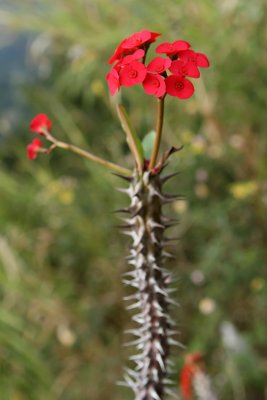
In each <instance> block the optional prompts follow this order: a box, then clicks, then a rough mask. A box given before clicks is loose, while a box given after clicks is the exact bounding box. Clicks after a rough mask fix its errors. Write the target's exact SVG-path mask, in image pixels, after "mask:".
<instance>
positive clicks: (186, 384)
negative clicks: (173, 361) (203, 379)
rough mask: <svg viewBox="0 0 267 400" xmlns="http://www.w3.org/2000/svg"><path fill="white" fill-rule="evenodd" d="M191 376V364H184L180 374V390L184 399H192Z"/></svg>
mask: <svg viewBox="0 0 267 400" xmlns="http://www.w3.org/2000/svg"><path fill="white" fill-rule="evenodd" d="M192 376H193V371H192V368H191V366H190V365H185V366H184V367H183V368H182V371H181V375H180V383H181V392H182V396H183V399H184V400H191V399H192Z"/></svg>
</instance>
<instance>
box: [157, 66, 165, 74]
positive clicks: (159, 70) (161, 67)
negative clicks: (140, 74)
mask: <svg viewBox="0 0 267 400" xmlns="http://www.w3.org/2000/svg"><path fill="white" fill-rule="evenodd" d="M163 71H164V66H163V65H162V64H159V65H157V66H156V72H158V73H160V72H163Z"/></svg>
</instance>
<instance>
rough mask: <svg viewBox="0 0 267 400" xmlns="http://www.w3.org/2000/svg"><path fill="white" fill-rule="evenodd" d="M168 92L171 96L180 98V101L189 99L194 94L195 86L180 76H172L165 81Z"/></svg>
mask: <svg viewBox="0 0 267 400" xmlns="http://www.w3.org/2000/svg"><path fill="white" fill-rule="evenodd" d="M165 84H166V92H167V93H168V94H169V95H170V96H176V97H179V99H188V98H189V97H191V96H192V94H193V93H194V86H193V84H192V83H191V82H190V81H189V80H188V79H186V78H183V77H182V76H178V75H170V76H168V77H167V78H166V79H165Z"/></svg>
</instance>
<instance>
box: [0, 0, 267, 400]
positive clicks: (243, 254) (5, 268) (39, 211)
mask: <svg viewBox="0 0 267 400" xmlns="http://www.w3.org/2000/svg"><path fill="white" fill-rule="evenodd" d="M266 18H267V4H266V1H264V0H255V1H254V2H247V1H245V0H223V1H218V0H217V1H210V0H202V1H199V2H196V1H192V0H180V1H178V0H165V1H164V2H163V1H159V0H153V1H152V0H147V1H141V0H135V1H133V0H124V1H121V0H116V1H115V0H109V1H108V0H98V1H95V2H93V1H89V0H87V1H86V0H58V1H56V2H55V1H52V0H39V1H37V0H35V1H33V0H32V1H30V0H23V2H21V1H20V0H18V1H15V0H10V1H9V2H8V7H4V6H2V7H1V9H0V24H1V25H2V26H6V27H9V29H12V31H13V32H15V33H17V34H25V33H27V34H28V35H29V36H28V37H29V40H28V50H27V54H25V59H26V60H27V64H28V66H29V68H30V69H31V71H32V70H34V71H35V76H34V78H33V79H32V81H31V82H30V83H29V82H27V84H25V85H21V90H22V91H23V92H24V96H25V99H27V104H28V108H27V110H26V111H25V110H24V117H23V119H22V120H21V121H20V125H19V126H18V127H16V129H9V130H8V129H7V126H8V125H7V124H6V123H5V115H3V116H2V117H1V120H0V129H1V136H0V139H1V148H0V157H1V158H0V164H1V171H0V193H1V196H0V226H1V232H0V279H1V286H0V295H1V309H0V368H1V374H0V387H1V399H3V400H42V399H49V400H53V399H57V400H60V399H62V400H76V399H79V400H85V399H93V400H106V399H115V398H116V399H117V400H122V399H124V400H126V399H131V394H130V393H129V392H128V391H126V390H124V389H123V388H120V387H118V386H116V385H115V382H116V381H117V380H119V379H120V377H121V375H122V373H123V370H122V368H123V364H124V363H125V359H126V357H127V356H128V354H129V351H130V350H129V351H128V349H125V348H121V343H122V342H123V341H124V335H123V329H125V328H126V327H128V326H129V324H130V322H129V319H130V318H129V315H128V314H127V313H125V312H124V310H123V303H122V300H121V298H122V296H123V292H124V288H123V287H122V284H121V273H122V272H123V271H124V270H125V268H126V267H125V262H124V256H125V255H127V241H126V240H125V239H124V238H122V237H121V236H119V233H118V232H117V231H116V230H115V228H114V224H116V223H118V220H117V218H116V216H115V215H114V214H113V213H112V211H113V210H114V209H116V208H119V207H121V206H124V205H126V204H127V203H126V202H127V199H124V198H123V195H121V194H119V193H117V192H116V191H115V190H114V186H117V185H118V182H117V178H116V177H114V176H111V175H110V174H109V173H107V172H106V171H103V169H101V168H100V167H97V166H95V165H92V164H90V163H89V162H84V161H83V160H81V159H78V158H77V157H75V156H74V155H71V154H65V153H64V152H61V151H60V150H59V151H58V152H57V153H56V154H53V155H52V156H51V157H45V156H44V157H40V158H39V159H38V160H37V161H34V162H28V161H27V160H26V157H25V145H26V143H28V142H29V141H30V140H31V137H30V136H29V135H30V134H28V132H27V124H28V120H29V119H30V118H31V117H32V116H34V115H35V114H36V113H38V112H41V111H42V112H45V113H47V114H48V115H49V116H51V118H52V119H53V121H54V132H56V133H57V136H58V137H60V138H62V139H64V140H69V141H72V142H73V143H75V144H78V145H81V146H85V147H86V148H90V149H92V150H93V151H94V152H95V153H96V154H100V155H102V156H103V157H106V158H108V159H110V160H113V161H115V160H116V161H118V163H120V164H121V165H125V166H128V167H131V161H130V159H129V155H128V152H127V148H126V145H125V140H124V136H123V133H122V132H121V130H120V127H119V123H118V121H117V118H116V116H115V113H114V107H113V102H112V100H111V99H110V98H109V95H108V91H107V87H106V83H105V74H106V73H107V71H108V66H107V63H106V61H107V59H108V57H109V56H110V54H111V53H112V52H113V50H114V48H115V46H116V45H117V43H118V42H119V41H120V40H121V39H122V38H123V37H125V36H128V35H129V34H131V33H132V32H134V31H137V30H140V29H143V28H147V29H150V30H152V31H156V32H157V31H158V32H162V33H163V35H164V36H163V40H175V39H176V38H184V39H186V40H188V41H190V42H191V43H192V45H193V47H194V48H195V49H198V50H199V51H203V52H205V53H207V55H208V56H209V58H210V60H211V64H212V68H211V69H210V70H208V71H204V73H203V75H204V78H203V80H201V81H199V82H198V83H197V89H196V95H195V96H194V97H193V98H192V99H190V100H188V101H186V102H182V101H178V100H177V99H174V98H168V99H167V105H166V121H165V131H164V144H163V146H164V148H167V146H170V145H180V144H183V145H184V150H183V151H182V152H179V153H178V155H177V156H175V158H173V160H172V165H171V166H170V167H169V169H174V170H180V171H181V174H180V175H179V177H178V178H176V180H175V178H174V180H173V182H171V183H170V184H169V187H168V189H169V191H175V190H178V191H179V192H182V193H183V194H184V195H185V198H186V200H183V201H179V202H177V203H175V204H174V205H173V208H172V209H169V211H168V212H169V213H172V214H174V215H175V214H176V216H178V217H180V219H181V223H180V225H179V228H178V229H177V230H178V234H179V236H180V237H181V240H180V241H179V243H178V245H177V247H176V248H175V249H174V251H175V253H176V254H177V261H176V262H173V263H172V264H170V268H172V269H173V271H174V272H175V274H177V277H178V281H177V283H176V285H177V288H178V292H177V299H178V301H179V302H180V303H181V308H180V309H179V310H177V309H175V310H174V311H173V313H174V314H173V315H174V318H175V319H176V320H177V321H178V323H179V327H180V330H181V341H182V342H183V343H184V344H185V345H186V346H187V351H191V350H193V351H195V350H196V351H202V352H204V353H205V354H206V364H207V369H208V371H209V373H210V375H211V376H212V380H213V382H214V385H215V387H216V389H217V391H218V393H219V394H220V399H222V400H226V399H227V400H232V399H233V400H264V398H265V397H264V393H266V372H267V345H266V338H267V314H266V305H267V304H266V295H267V272H266V271H267V266H266V260H267V257H266V256H267V248H266V243H267V218H266V215H267V213H266V208H267V179H266V173H267V163H266V160H267V157H266V148H267V147H266V145H267V137H266V108H267V97H266V83H267V74H266V65H267V53H266V46H267V25H266V23H265V21H266ZM128 92H129V90H127V89H126V90H125V92H124V93H123V101H124V103H125V104H126V106H127V108H128V109H129V112H130V114H131V116H132V119H133V121H134V124H135V126H136V127H138V132H139V134H140V136H141V137H142V138H143V137H144V136H145V134H146V133H147V132H149V131H151V129H153V127H154V117H155V101H154V99H153V98H147V97H146V96H144V93H143V91H142V90H140V88H133V89H131V91H130V93H128ZM182 357H183V351H179V352H177V353H176V354H175V355H174V358H173V360H174V362H175V374H176V375H175V376H174V378H175V380H176V381H177V385H178V373H179V369H180V366H181V364H182Z"/></svg>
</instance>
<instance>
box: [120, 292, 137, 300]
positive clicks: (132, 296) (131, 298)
mask: <svg viewBox="0 0 267 400" xmlns="http://www.w3.org/2000/svg"><path fill="white" fill-rule="evenodd" d="M136 299H140V294H139V293H136V294H132V295H131V296H124V297H123V300H125V301H128V300H136Z"/></svg>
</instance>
